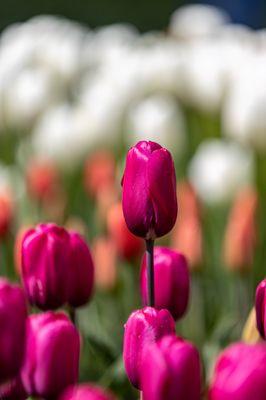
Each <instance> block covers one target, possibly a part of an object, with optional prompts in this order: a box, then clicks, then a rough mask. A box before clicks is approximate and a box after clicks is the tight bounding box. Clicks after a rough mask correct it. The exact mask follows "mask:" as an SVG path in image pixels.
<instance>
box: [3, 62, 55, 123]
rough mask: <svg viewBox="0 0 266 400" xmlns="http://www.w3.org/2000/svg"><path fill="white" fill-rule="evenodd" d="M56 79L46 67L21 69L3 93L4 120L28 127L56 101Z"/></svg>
mask: <svg viewBox="0 0 266 400" xmlns="http://www.w3.org/2000/svg"><path fill="white" fill-rule="evenodd" d="M57 93H58V92H57V90H56V81H55V80H54V79H53V77H52V76H51V74H50V73H49V71H46V70H45V69H40V68H39V69H37V68H27V69H25V70H23V71H21V72H20V73H19V74H18V75H17V76H16V77H14V79H13V80H12V81H11V82H10V83H9V85H8V86H7V87H6V88H5V91H4V93H3V113H4V120H5V123H6V124H7V125H8V126H13V127H17V128H20V129H26V128H29V127H31V125H32V123H33V122H34V121H35V119H36V118H37V116H38V115H40V114H41V113H42V112H43V111H44V110H45V109H46V108H47V107H48V106H51V104H52V103H53V102H54V101H55V98H56V95H57Z"/></svg>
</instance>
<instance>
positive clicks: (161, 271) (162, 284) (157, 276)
mask: <svg viewBox="0 0 266 400" xmlns="http://www.w3.org/2000/svg"><path fill="white" fill-rule="evenodd" d="M154 281H155V308H157V309H163V308H166V309H167V310H168V311H170V313H171V314H172V316H173V318H174V319H175V320H177V319H179V318H181V317H182V316H183V314H184V313H185V311H186V309H187V305H188V299H189V272H188V266H187V262H186V259H185V257H184V256H183V255H182V254H181V253H178V252H176V251H173V250H171V249H168V248H167V247H155V248H154ZM140 286H141V296H142V302H143V304H144V305H147V303H148V293H147V259H146V256H145V255H144V257H143V259H142V266H141V278H140Z"/></svg>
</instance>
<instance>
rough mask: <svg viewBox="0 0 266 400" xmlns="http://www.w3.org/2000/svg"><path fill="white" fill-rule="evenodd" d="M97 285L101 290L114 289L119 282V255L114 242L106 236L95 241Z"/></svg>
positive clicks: (94, 257)
mask: <svg viewBox="0 0 266 400" xmlns="http://www.w3.org/2000/svg"><path fill="white" fill-rule="evenodd" d="M92 251H93V259H94V265H95V284H96V286H97V287H98V288H99V289H104V290H106V289H112V288H113V287H114V286H115V284H116V281H117V255H116V249H115V246H114V243H113V241H112V240H110V239H108V238H105V237H104V236H101V237H98V238H96V239H95V240H94V242H93V246H92Z"/></svg>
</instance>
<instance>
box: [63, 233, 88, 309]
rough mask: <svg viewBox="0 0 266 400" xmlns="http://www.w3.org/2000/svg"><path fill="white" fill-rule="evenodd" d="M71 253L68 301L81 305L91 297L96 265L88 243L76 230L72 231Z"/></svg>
mask: <svg viewBox="0 0 266 400" xmlns="http://www.w3.org/2000/svg"><path fill="white" fill-rule="evenodd" d="M70 253H71V255H70V271H69V289H68V303H69V304H70V305H71V306H73V307H79V306H82V305H84V304H86V303H87V302H88V301H89V299H90V297H91V294H92V290H93V280H94V265H93V261H92V256H91V252H90V249H89V247H88V245H87V243H86V242H85V240H84V239H83V238H82V237H81V236H80V235H79V234H78V233H76V232H70Z"/></svg>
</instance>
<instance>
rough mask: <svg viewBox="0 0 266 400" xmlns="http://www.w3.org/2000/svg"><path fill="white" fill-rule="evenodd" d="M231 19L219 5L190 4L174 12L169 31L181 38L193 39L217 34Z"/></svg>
mask: <svg viewBox="0 0 266 400" xmlns="http://www.w3.org/2000/svg"><path fill="white" fill-rule="evenodd" d="M229 19H230V18H229V16H228V14H227V13H226V12H225V11H223V10H222V9H220V8H218V7H215V6H211V5H203V4H190V5H185V6H182V7H180V8H178V9H177V10H176V11H175V12H174V13H173V14H172V16H171V19H170V26H169V31H170V33H171V34H172V35H173V36H176V37H177V38H179V39H185V40H191V39H195V38H201V37H205V36H210V35H213V34H215V33H216V32H217V31H218V29H219V28H220V27H221V26H223V25H224V24H226V23H227V22H228V21H229Z"/></svg>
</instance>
